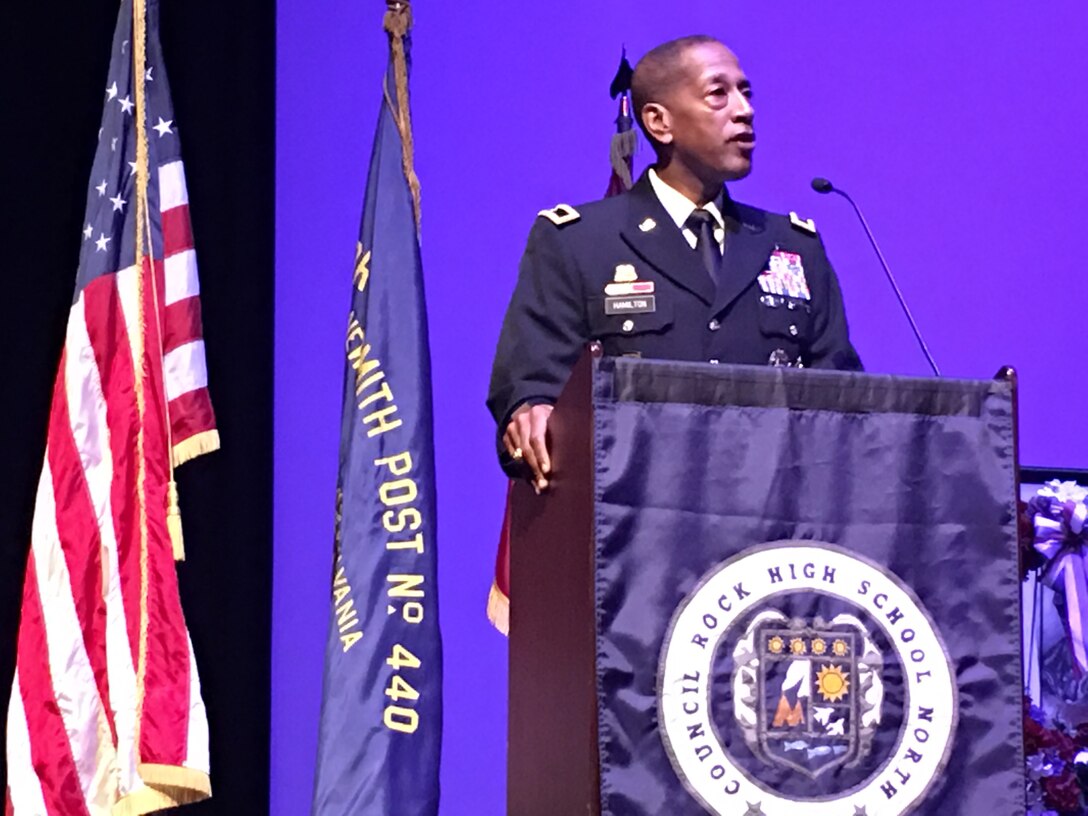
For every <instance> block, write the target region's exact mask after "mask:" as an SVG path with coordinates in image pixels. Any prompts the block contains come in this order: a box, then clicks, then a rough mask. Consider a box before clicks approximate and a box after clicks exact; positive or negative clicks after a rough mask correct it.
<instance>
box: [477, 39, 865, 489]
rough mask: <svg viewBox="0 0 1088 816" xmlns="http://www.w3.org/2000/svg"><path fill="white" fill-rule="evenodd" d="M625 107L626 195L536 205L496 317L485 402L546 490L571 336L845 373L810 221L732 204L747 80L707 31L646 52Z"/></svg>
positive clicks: (608, 346) (836, 304)
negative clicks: (646, 157)
mask: <svg viewBox="0 0 1088 816" xmlns="http://www.w3.org/2000/svg"><path fill="white" fill-rule="evenodd" d="M632 95H633V101H634V109H635V112H636V116H637V118H638V121H639V125H640V126H641V128H642V131H643V133H644V134H645V135H646V137H647V139H648V140H649V141H650V144H651V145H652V146H653V148H654V152H655V154H656V157H657V160H656V162H655V164H654V166H653V167H651V168H650V169H649V170H647V171H646V173H645V174H644V175H643V176H642V177H641V178H640V179H639V180H638V182H637V183H636V184H635V185H634V187H632V189H631V190H629V191H628V192H627V193H624V194H622V195H619V196H615V197H612V198H607V199H604V200H602V201H596V202H593V203H591V204H587V205H583V206H578V207H570V206H566V205H562V204H561V205H559V206H557V207H555V208H554V209H551V210H545V211H543V212H541V213H540V217H539V218H538V219H537V221H536V224H535V225H534V226H533V229H532V231H531V232H530V234H529V241H528V245H527V246H526V249H525V255H524V257H523V258H522V261H521V266H520V271H519V275H518V282H517V286H516V288H515V290H514V294H513V297H512V299H511V301H510V306H509V308H508V310H507V313H506V318H505V320H504V322H503V327H502V334H501V336H500V338H499V344H498V350H497V352H496V355H495V362H494V367H493V370H492V375H491V388H490V395H489V397H488V407H489V408H490V410H491V413H492V414H493V415H494V417H495V420H496V422H497V423H498V426H499V430H500V433H501V440H500V459H501V461H502V464H503V467H504V469H506V470H507V472H508V473H510V474H511V475H513V474H515V473H518V472H519V471H521V472H520V474H519V475H530V476H531V477H532V479H533V481H534V484H535V485H536V487H537V489H538V490H543V489H545V488H546V487H547V482H548V474H549V472H550V470H551V462H550V458H549V456H548V451H547V446H546V438H545V430H546V426H547V420H548V416H549V415H550V413H551V410H552V405H553V404H554V403H555V401H556V399H557V398H558V396H559V393H560V391H561V390H562V388H563V385H564V384H565V382H566V380H567V377H568V375H569V373H570V370H571V367H572V366H573V364H574V363H575V361H576V360H577V359H578V357H579V355H580V354H581V352H582V349H583V348H584V347H585V345H586V343H587V342H589V341H591V340H597V341H599V342H600V343H601V345H602V347H603V350H604V353H605V354H609V355H617V356H618V355H628V356H638V357H653V358H666V359H671V360H693V361H702V362H710V363H747V364H753V365H774V366H798V367H801V366H804V367H812V368H837V369H860V368H861V362H860V361H859V359H858V355H857V353H856V352H855V351H854V348H853V346H852V345H851V344H850V339H849V334H848V331H847V326H846V316H845V314H844V311H843V302H842V295H841V293H840V291H839V284H838V280H837V279H836V277H835V273H834V271H833V270H832V268H831V264H830V263H829V262H828V259H827V255H826V254H825V252H824V247H823V242H822V241H821V240H820V238H819V236H818V235H817V233H816V228H815V226H814V225H813V223H812V222H811V221H808V220H803V219H801V218H799V217H798V216H797V215H796V214H794V213H791V214H790V215H789V216H783V215H775V214H773V213H768V212H765V211H763V210H759V209H756V208H755V207H749V206H746V205H744V204H740V203H737V202H735V201H733V200H732V199H731V198H730V197H729V194H728V192H727V191H726V189H725V187H724V183H725V182H727V181H732V180H735V179H741V178H744V177H745V176H747V175H748V173H749V172H750V171H751V167H752V153H753V151H754V149H755V133H754V130H753V117H754V111H753V108H752V102H751V85H750V84H749V81H748V79H747V77H745V75H744V72H743V71H742V70H741V67H740V65H739V63H738V62H737V58H736V57H735V56H734V55H733V53H732V52H731V51H730V50H729V49H728V48H726V47H725V46H724V45H723V44H722V43H721V42H719V41H718V40H715V39H713V38H711V37H702V36H700V37H685V38H683V39H680V40H673V41H671V42H668V43H665V44H663V45H660V46H658V47H657V48H655V49H653V50H652V51H650V52H649V53H647V54H646V56H644V57H643V58H642V59H641V60H640V61H639V63H638V65H637V66H636V68H635V73H634V77H633V79H632Z"/></svg>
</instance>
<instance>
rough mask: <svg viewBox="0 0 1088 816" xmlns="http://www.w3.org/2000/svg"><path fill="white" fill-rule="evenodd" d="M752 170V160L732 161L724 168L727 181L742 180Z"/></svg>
mask: <svg viewBox="0 0 1088 816" xmlns="http://www.w3.org/2000/svg"><path fill="white" fill-rule="evenodd" d="M751 172H752V160H751V159H747V160H742V161H732V162H730V163H729V166H728V167H726V168H724V175H725V180H726V181H740V180H741V179H742V178H745V177H746V176H747V175H748V174H749V173H751Z"/></svg>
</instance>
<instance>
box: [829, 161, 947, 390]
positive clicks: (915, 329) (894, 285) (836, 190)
mask: <svg viewBox="0 0 1088 816" xmlns="http://www.w3.org/2000/svg"><path fill="white" fill-rule="evenodd" d="M818 181H825V180H824V179H818ZM826 185H827V186H826V189H820V187H818V186H817V185H816V181H813V185H812V186H813V188H814V189H815V190H816V191H817V192H821V193H838V194H839V195H841V196H842V197H843V198H845V199H846V200H847V201H849V202H850V206H851V207H853V208H854V212H855V213H857V216H858V220H859V221H861V226H862V228H863V229H864V230H865V234H866V235H867V236H868V237H869V243H870V244H872V245H873V251H874V252H876V257H877V258H878V259H879V260H880V265H881V266H882V267H884V274H885V275H887V276H888V283H890V284H891V285H892V291H894V292H895V296H896V297H897V298H898V299H899V305H900V306H901V307H902V308H903V314H905V315H906V316H907V322H909V323H910V328H911V330H912V331H913V332H914V336H915V338H916V339H917V340H918V345H919V346H921V347H922V353H923V354H924V355H925V356H926V361H927V362H928V363H929V367H930V368H932V369H933V373H934V374H935V375H936V376H938V377H940V376H941V370H940V369H939V368H938V367H937V361H936V360H934V359H933V355H932V354H930V353H929V347H928V346H927V345H926V341H925V340H924V339H923V338H922V332H921V331H920V330H919V329H918V324H917V323H915V322H914V315H912V314H911V313H910V307H909V306H907V301H906V299H905V298H904V297H903V292H902V291H901V290H900V289H899V284H897V283H896V282H895V276H894V275H892V270H891V267H890V266H888V262H887V260H885V258H884V253H883V252H881V251H880V246H879V245H878V244H877V242H876V237H875V236H874V235H873V231H872V230H871V229H869V222H868V221H866V220H865V216H864V215H863V214H862V212H861V208H859V207H858V205H857V204H856V203H855V202H854V199H852V198H851V197H850V195H849V194H848V193H847V192H845V191H844V190H840V189H839V188H838V187H833V186H832V185H831V183H830V182H826Z"/></svg>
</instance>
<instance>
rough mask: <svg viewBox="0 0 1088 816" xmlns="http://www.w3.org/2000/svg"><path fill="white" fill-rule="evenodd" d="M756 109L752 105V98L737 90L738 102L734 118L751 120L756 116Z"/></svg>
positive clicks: (743, 120) (738, 120)
mask: <svg viewBox="0 0 1088 816" xmlns="http://www.w3.org/2000/svg"><path fill="white" fill-rule="evenodd" d="M755 115H756V110H755V108H753V107H752V100H751V99H749V98H748V97H747V96H745V95H744V94H743V93H741V92H739V91H738V92H737V104H736V106H735V108H734V112H733V119H734V120H735V121H737V122H751V121H752V119H754V118H755Z"/></svg>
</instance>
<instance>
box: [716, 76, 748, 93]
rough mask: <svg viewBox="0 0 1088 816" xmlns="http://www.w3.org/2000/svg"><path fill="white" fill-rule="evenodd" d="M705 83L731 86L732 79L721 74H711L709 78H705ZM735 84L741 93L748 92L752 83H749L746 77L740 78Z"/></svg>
mask: <svg viewBox="0 0 1088 816" xmlns="http://www.w3.org/2000/svg"><path fill="white" fill-rule="evenodd" d="M707 82H708V83H712V84H717V83H720V84H722V85H731V84H733V80H732V78H731V77H729V76H728V75H727V74H723V73H717V74H712V75H711V76H709V77H707ZM736 84H737V87H738V88H740V89H741V90H742V91H743V90H750V89H751V87H752V83H751V82H750V81H749V79H748V77H741V78H740V80H739V81H738V82H737V83H736Z"/></svg>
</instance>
